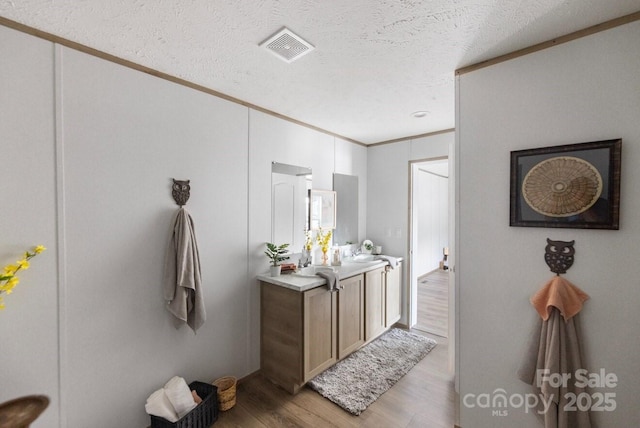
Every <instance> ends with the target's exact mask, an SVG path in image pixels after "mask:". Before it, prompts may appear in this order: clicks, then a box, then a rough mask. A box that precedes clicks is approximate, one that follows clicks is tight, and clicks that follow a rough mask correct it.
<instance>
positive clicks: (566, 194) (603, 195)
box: [509, 139, 622, 230]
mask: <svg viewBox="0 0 640 428" xmlns="http://www.w3.org/2000/svg"><path fill="white" fill-rule="evenodd" d="M621 146H622V140H620V139H617V140H606V141H594V142H589V143H578V144H568V145H563V146H553V147H544V148H538V149H528V150H517V151H513V152H511V204H510V222H509V225H510V226H524V227H563V228H575V229H615V230H617V229H618V228H619V215H620V156H621Z"/></svg>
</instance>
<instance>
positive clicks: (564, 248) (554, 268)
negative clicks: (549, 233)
mask: <svg viewBox="0 0 640 428" xmlns="http://www.w3.org/2000/svg"><path fill="white" fill-rule="evenodd" d="M575 243H576V241H575V240H574V241H569V242H567V241H552V240H551V239H549V238H547V246H546V247H545V248H544V252H545V254H544V261H545V262H546V263H547V265H548V266H549V268H551V272H554V273H555V274H556V275H558V276H560V274H561V273H567V270H568V269H569V268H570V267H571V266H572V265H573V255H574V254H575V253H576V250H575V249H574V248H573V244H575Z"/></svg>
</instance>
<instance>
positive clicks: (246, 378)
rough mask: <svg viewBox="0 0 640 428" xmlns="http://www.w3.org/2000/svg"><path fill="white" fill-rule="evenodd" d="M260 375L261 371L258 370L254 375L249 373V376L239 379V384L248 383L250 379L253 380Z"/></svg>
mask: <svg viewBox="0 0 640 428" xmlns="http://www.w3.org/2000/svg"><path fill="white" fill-rule="evenodd" d="M259 374H260V369H258V370H256V371H255V372H253V373H249V374H248V375H246V376H243V377H241V378H240V379H238V384H241V383H243V382H246V381H248V380H250V379H253V378H254V377H256V376H258V375H259Z"/></svg>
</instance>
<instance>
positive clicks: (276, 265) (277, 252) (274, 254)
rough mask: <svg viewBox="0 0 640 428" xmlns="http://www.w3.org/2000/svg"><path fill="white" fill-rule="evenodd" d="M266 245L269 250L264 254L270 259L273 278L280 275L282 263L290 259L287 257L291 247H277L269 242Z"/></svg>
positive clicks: (283, 245)
mask: <svg viewBox="0 0 640 428" xmlns="http://www.w3.org/2000/svg"><path fill="white" fill-rule="evenodd" d="M266 245H267V250H266V251H265V252H264V253H265V254H266V255H267V257H268V258H269V263H270V265H271V266H270V269H271V276H278V275H280V269H281V268H282V267H281V266H280V262H282V261H284V260H288V259H289V256H285V254H286V253H287V251H288V250H287V248H288V247H289V244H282V245H276V244H272V243H271V242H267V244H266Z"/></svg>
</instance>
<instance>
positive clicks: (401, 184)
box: [366, 131, 455, 324]
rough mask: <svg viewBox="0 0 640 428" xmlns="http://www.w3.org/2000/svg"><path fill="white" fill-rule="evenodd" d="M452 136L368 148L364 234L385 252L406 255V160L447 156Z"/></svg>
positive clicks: (404, 318) (405, 293) (405, 289)
mask: <svg viewBox="0 0 640 428" xmlns="http://www.w3.org/2000/svg"><path fill="white" fill-rule="evenodd" d="M454 139H455V133H454V132H453V131H452V132H447V133H443V134H438V135H433V136H429V137H423V138H419V139H415V140H406V141H401V142H398V143H390V144H382V145H379V146H373V147H370V148H369V149H368V165H367V171H368V172H367V236H366V238H367V239H370V240H372V241H373V243H374V245H381V246H382V252H383V253H384V254H388V255H391V256H397V257H404V258H405V260H407V259H408V249H409V240H408V239H409V236H408V233H409V232H408V230H409V228H408V226H409V178H410V175H409V174H410V166H409V162H410V161H413V160H426V159H433V158H439V157H442V156H448V155H449V147H450V146H452V145H453V143H454ZM404 266H405V272H403V284H404V287H403V297H402V302H403V303H402V307H403V308H404V309H403V314H402V319H401V320H400V322H401V323H404V324H407V323H408V320H407V315H408V311H409V309H408V307H407V302H408V292H409V288H408V287H409V284H408V282H407V281H406V278H407V276H406V266H407V264H406V263H405V264H404Z"/></svg>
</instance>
